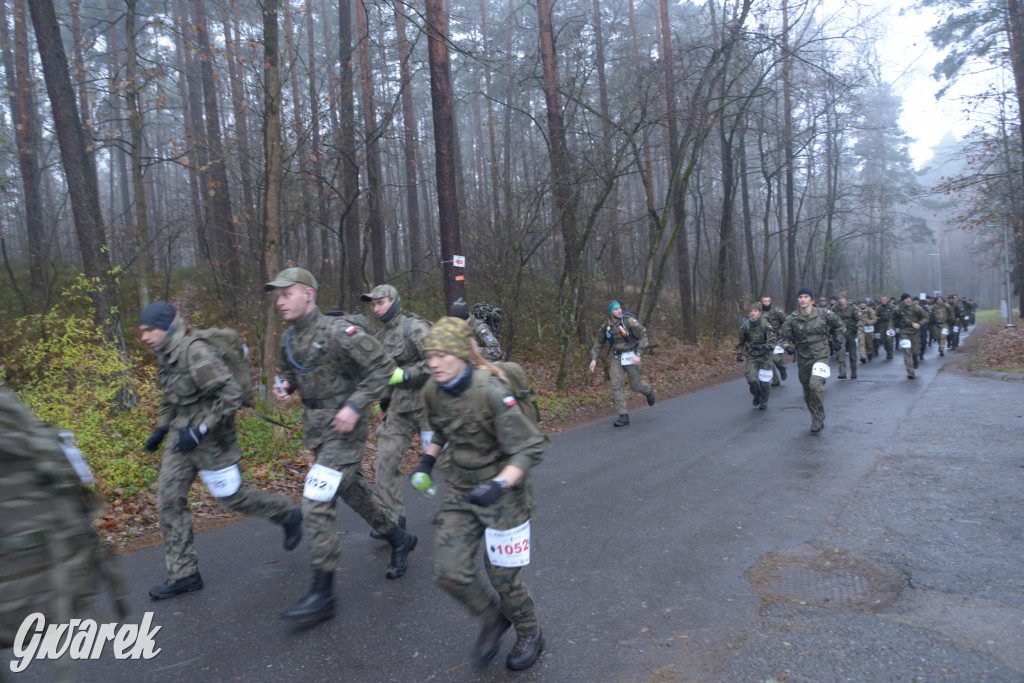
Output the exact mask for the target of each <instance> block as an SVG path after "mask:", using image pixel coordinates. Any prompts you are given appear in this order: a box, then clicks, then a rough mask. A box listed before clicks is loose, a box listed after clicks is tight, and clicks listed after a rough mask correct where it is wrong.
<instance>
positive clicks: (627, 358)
mask: <svg viewBox="0 0 1024 683" xmlns="http://www.w3.org/2000/svg"><path fill="white" fill-rule="evenodd" d="M635 360H636V353H635V352H633V351H626V352H625V353H623V354H622V355H621V356H619V363H621V364H622V365H632V364H633V362H634V361H635ZM502 566H512V565H502Z"/></svg>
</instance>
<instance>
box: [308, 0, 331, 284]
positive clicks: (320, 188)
mask: <svg viewBox="0 0 1024 683" xmlns="http://www.w3.org/2000/svg"><path fill="white" fill-rule="evenodd" d="M306 42H307V43H308V45H307V46H306V47H307V53H306V54H307V59H308V64H309V126H310V128H311V129H312V131H313V132H312V136H311V140H310V144H311V145H312V146H311V148H310V150H309V159H310V166H311V168H312V177H311V178H310V179H309V181H308V182H309V185H310V186H312V188H313V191H314V192H315V193H316V221H315V222H314V225H315V228H314V230H315V232H316V236H317V238H318V239H317V240H316V241H317V243H319V244H322V248H321V250H320V267H319V268H314V265H313V264H312V263H310V264H309V266H310V269H311V271H310V272H314V273H317V274H318V276H319V277H320V278H321V280H322V279H323V277H324V275H325V274H326V273H325V272H324V269H325V268H326V264H327V262H328V254H329V253H330V248H329V245H328V240H327V197H326V196H325V195H324V180H323V173H324V171H323V163H322V161H321V159H322V157H323V151H322V149H321V143H320V93H319V92H318V91H317V83H316V74H317V72H318V71H319V70H320V69H319V68H317V64H316V53H315V49H314V48H315V44H314V42H313V12H312V10H311V9H310V8H307V10H306Z"/></svg>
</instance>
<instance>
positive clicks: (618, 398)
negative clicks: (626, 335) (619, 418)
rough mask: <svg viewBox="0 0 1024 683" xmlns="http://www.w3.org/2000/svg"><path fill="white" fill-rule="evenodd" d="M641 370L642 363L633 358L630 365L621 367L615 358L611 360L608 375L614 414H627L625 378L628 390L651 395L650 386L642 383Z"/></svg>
mask: <svg viewBox="0 0 1024 683" xmlns="http://www.w3.org/2000/svg"><path fill="white" fill-rule="evenodd" d="M642 369H643V365H642V361H640V359H639V358H638V357H636V356H634V361H633V364H632V365H623V364H622V363H621V362H619V359H618V358H616V357H615V356H612V358H611V365H609V366H608V374H609V375H610V376H611V380H612V397H613V399H614V401H615V412H617V413H618V414H619V415H625V414H626V413H628V412H629V408H628V407H627V406H626V378H627V377H628V378H629V388H630V389H632V390H633V391H635V392H637V393H639V394H644V395H645V396H646V395H647V394H649V393H651V385H650V384H648V383H647V382H645V381H644V379H643V377H642V376H641V374H640V373H641V370H642Z"/></svg>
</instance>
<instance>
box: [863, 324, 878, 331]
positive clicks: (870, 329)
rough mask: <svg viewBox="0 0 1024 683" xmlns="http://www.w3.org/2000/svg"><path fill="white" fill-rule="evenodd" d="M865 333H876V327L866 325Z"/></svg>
mask: <svg viewBox="0 0 1024 683" xmlns="http://www.w3.org/2000/svg"><path fill="white" fill-rule="evenodd" d="M864 331H865V332H874V331H875V326H874V325H865V326H864Z"/></svg>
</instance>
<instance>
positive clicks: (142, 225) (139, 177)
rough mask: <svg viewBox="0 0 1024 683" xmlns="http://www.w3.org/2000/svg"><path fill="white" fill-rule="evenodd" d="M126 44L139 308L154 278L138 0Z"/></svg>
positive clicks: (131, 8)
mask: <svg viewBox="0 0 1024 683" xmlns="http://www.w3.org/2000/svg"><path fill="white" fill-rule="evenodd" d="M125 5H126V9H127V12H126V14H125V37H126V38H127V41H126V42H125V45H127V47H128V64H127V79H126V82H125V88H124V99H125V105H126V106H127V107H128V127H129V128H130V129H131V134H132V152H131V156H132V190H133V192H134V194H135V230H136V246H137V248H138V254H139V255H138V263H137V264H136V265H137V273H138V284H137V291H138V296H139V310H140V311H141V310H142V309H143V308H145V307H146V306H148V305H149V301H150V299H149V286H150V280H151V279H152V269H151V267H150V255H149V221H148V220H147V216H146V185H145V181H144V177H143V168H142V145H143V139H142V111H141V107H140V105H139V83H138V55H137V54H136V50H135V5H136V0H125Z"/></svg>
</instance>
